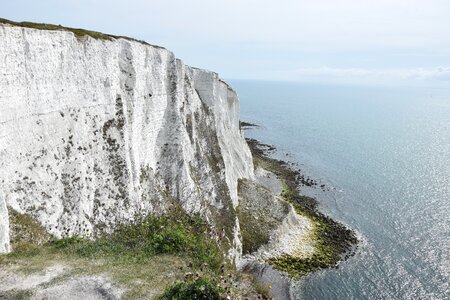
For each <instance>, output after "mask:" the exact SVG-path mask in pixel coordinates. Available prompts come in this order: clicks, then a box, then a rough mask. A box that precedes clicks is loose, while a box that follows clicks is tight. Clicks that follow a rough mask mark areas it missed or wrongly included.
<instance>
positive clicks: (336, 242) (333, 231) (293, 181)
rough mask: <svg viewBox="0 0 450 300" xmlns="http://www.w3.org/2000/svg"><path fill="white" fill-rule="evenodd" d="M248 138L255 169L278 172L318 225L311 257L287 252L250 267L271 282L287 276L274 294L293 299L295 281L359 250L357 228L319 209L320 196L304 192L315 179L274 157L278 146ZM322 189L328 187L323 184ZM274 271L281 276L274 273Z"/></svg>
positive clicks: (288, 194)
mask: <svg viewBox="0 0 450 300" xmlns="http://www.w3.org/2000/svg"><path fill="white" fill-rule="evenodd" d="M257 127H259V126H258V125H256V124H252V123H248V122H241V129H242V130H248V129H252V128H257ZM246 141H247V144H248V145H249V147H250V150H251V152H252V156H253V160H254V164H255V168H257V167H261V168H263V169H265V170H267V171H269V172H272V173H273V174H275V175H276V178H277V179H278V180H279V181H280V182H281V184H282V191H281V194H280V197H281V198H282V199H284V200H285V201H287V202H288V203H290V204H291V205H292V206H293V207H294V209H295V211H296V213H297V214H298V215H300V216H303V217H306V218H308V219H309V220H310V221H311V222H312V223H313V224H314V229H313V235H312V237H313V239H314V243H315V248H316V251H315V253H314V254H312V255H311V256H309V257H296V256H292V255H287V254H283V255H280V256H278V257H272V258H269V259H266V260H265V262H264V263H263V264H259V265H258V264H257V263H256V264H253V265H252V266H250V267H249V269H251V270H252V271H253V273H254V274H255V275H256V276H257V278H258V279H259V280H261V281H262V282H263V283H266V282H267V281H268V280H267V277H268V278H274V277H275V278H278V277H279V278H286V279H287V281H288V282H289V283H287V282H286V280H280V283H279V286H278V287H273V289H272V295H273V296H275V298H276V299H278V298H280V299H291V298H292V293H291V291H290V289H291V285H292V282H293V281H297V280H300V279H301V278H302V277H304V276H306V275H308V274H309V273H312V272H315V271H318V270H321V269H327V268H337V267H338V264H339V262H341V261H344V260H347V259H348V258H350V257H351V256H353V255H354V254H355V253H356V250H357V248H358V239H357V237H356V233H355V231H353V230H351V229H349V228H348V227H346V226H345V225H344V224H342V223H340V222H338V221H335V220H333V219H332V218H330V217H328V216H327V215H325V214H324V213H322V212H321V211H320V210H319V209H318V204H319V201H318V200H317V199H316V198H313V197H309V196H305V195H303V194H302V193H301V190H302V187H304V186H307V187H315V186H317V185H318V184H317V182H316V181H315V180H314V179H311V178H309V177H307V176H305V174H302V172H301V170H299V169H296V168H294V166H293V165H292V164H290V163H289V162H287V161H284V160H281V159H276V158H274V156H273V154H274V152H275V151H276V147H275V146H273V145H268V144H264V143H263V142H261V141H258V140H256V139H253V138H246ZM320 188H324V187H323V186H322V185H321V186H320ZM266 270H269V271H268V274H269V275H267V273H265V272H266ZM274 271H275V272H278V273H279V275H280V276H277V275H274ZM283 289H284V290H283ZM277 296H278V297H277Z"/></svg>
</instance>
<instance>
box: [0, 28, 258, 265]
mask: <svg viewBox="0 0 450 300" xmlns="http://www.w3.org/2000/svg"><path fill="white" fill-rule="evenodd" d="M0 170H1V172H0V252H8V251H9V248H10V247H9V233H8V230H9V224H8V210H7V207H9V208H10V209H14V210H16V211H18V212H19V213H26V214H29V215H31V216H33V217H34V218H35V219H36V220H37V221H38V222H39V223H41V224H42V225H43V226H44V227H45V228H46V229H47V230H48V231H49V232H50V233H51V234H53V235H55V236H56V237H64V236H70V235H74V234H83V235H88V236H92V235H94V236H95V234H96V233H98V232H101V231H104V230H106V231H108V230H112V229H113V228H114V226H115V225H116V224H118V223H121V222H128V221H132V220H134V219H135V218H137V217H139V216H143V215H147V214H161V213H164V212H165V211H166V210H167V209H168V207H169V206H170V205H171V204H173V203H178V204H180V205H181V206H182V207H183V208H184V209H185V210H186V211H188V212H201V213H202V214H203V215H204V216H205V217H206V218H208V220H209V221H210V222H211V224H213V225H214V226H215V227H216V228H218V229H219V230H220V228H223V229H224V230H225V232H226V235H227V237H228V239H229V241H230V246H231V247H230V249H231V250H230V256H231V257H234V258H236V257H238V256H239V253H240V242H239V225H238V222H237V217H236V213H235V208H236V206H237V205H238V195H237V184H238V179H239V178H247V179H253V178H254V173H253V163H252V157H251V153H250V150H249V148H248V146H247V144H246V142H245V140H244V138H243V137H242V135H241V132H240V130H239V102H238V99H237V95H236V93H235V92H234V91H233V90H232V89H231V88H230V87H229V86H228V85H227V84H226V83H225V82H223V81H221V80H220V79H219V78H218V75H217V74H216V73H213V72H209V71H205V70H200V69H196V68H192V67H189V66H187V65H185V64H184V63H183V62H182V61H181V60H179V59H177V58H175V56H174V55H173V53H171V52H170V51H168V50H166V49H164V48H161V47H157V46H151V45H148V44H145V43H141V42H138V41H132V40H128V39H124V38H113V39H96V38H92V37H90V36H82V37H80V36H76V35H75V34H74V33H72V32H69V31H63V30H38V29H33V28H24V27H18V26H11V25H8V24H0Z"/></svg>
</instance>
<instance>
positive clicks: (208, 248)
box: [48, 210, 224, 270]
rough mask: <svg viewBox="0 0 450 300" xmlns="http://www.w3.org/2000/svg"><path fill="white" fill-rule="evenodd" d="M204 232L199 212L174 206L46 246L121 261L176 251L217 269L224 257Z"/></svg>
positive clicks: (138, 259) (205, 230) (74, 253)
mask: <svg viewBox="0 0 450 300" xmlns="http://www.w3.org/2000/svg"><path fill="white" fill-rule="evenodd" d="M207 232H208V224H207V223H206V222H205V221H204V220H203V219H202V218H201V217H200V216H198V215H194V216H189V215H187V214H186V213H184V212H182V211H181V210H177V211H174V212H171V213H169V214H167V215H163V216H159V217H155V216H148V217H146V218H144V219H142V220H140V221H138V222H136V223H134V224H127V225H120V226H118V228H117V229H116V230H115V231H114V232H113V233H111V234H107V235H103V236H100V237H98V238H97V239H95V240H90V239H86V238H82V237H79V236H72V237H68V238H63V239H60V240H54V241H53V242H51V243H49V245H48V247H51V248H54V249H56V250H58V251H62V252H64V253H66V254H70V255H77V256H79V257H86V258H105V257H107V258H110V259H115V260H124V261H142V260H146V259H148V258H149V257H152V256H156V255H162V254H164V255H179V256H184V257H187V258H189V259H191V260H192V262H193V264H194V265H196V266H201V265H204V264H207V265H208V267H209V268H210V269H211V270H219V268H220V266H221V264H222V263H223V261H224V257H223V254H222V251H221V249H220V248H219V246H218V245H217V244H216V243H215V242H214V241H213V240H212V239H210V238H209V237H208V236H207Z"/></svg>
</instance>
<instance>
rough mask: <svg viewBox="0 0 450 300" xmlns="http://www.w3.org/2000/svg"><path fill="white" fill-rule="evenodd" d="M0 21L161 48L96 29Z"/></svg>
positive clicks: (7, 22) (1, 19)
mask: <svg viewBox="0 0 450 300" xmlns="http://www.w3.org/2000/svg"><path fill="white" fill-rule="evenodd" d="M0 23H3V24H9V25H13V26H18V27H25V28H34V29H40V30H59V31H69V32H72V33H74V34H75V36H76V37H78V38H81V37H84V36H90V37H92V38H94V39H98V40H113V39H120V38H122V39H126V40H129V41H135V42H138V43H141V44H145V45H149V46H152V47H156V48H162V49H164V48H163V47H161V46H157V45H151V44H149V43H147V42H145V41H141V40H136V39H133V38H130V37H126V36H117V35H111V34H105V33H101V32H97V31H91V30H86V29H81V28H70V27H63V26H61V25H54V24H46V23H33V22H15V21H11V20H7V19H3V18H0Z"/></svg>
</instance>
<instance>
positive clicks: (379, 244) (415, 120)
mask: <svg viewBox="0 0 450 300" xmlns="http://www.w3.org/2000/svg"><path fill="white" fill-rule="evenodd" d="M231 84H232V86H233V87H234V88H235V89H236V91H237V92H238V94H239V96H240V99H241V119H242V120H246V121H251V122H255V123H257V124H260V125H262V126H263V127H262V128H259V129H253V130H250V131H248V132H247V133H246V134H247V136H251V137H255V138H257V139H259V140H261V141H263V142H266V143H270V144H274V145H276V146H277V147H278V149H279V151H278V155H280V156H283V157H285V158H286V159H287V160H290V161H294V162H298V163H299V164H300V168H301V169H302V170H303V171H304V173H305V174H306V175H310V176H311V177H313V178H315V179H318V180H319V182H320V183H319V185H320V184H325V185H326V186H327V187H328V189H329V191H325V192H323V191H321V190H320V189H317V188H316V189H309V190H305V193H307V194H310V195H314V196H316V197H317V198H318V199H319V202H320V203H321V209H322V211H324V212H326V213H327V214H329V215H330V216H332V217H334V218H335V219H337V220H340V221H341V222H343V223H345V224H347V225H348V226H350V227H351V228H353V229H355V230H356V231H357V232H358V234H359V235H360V238H361V240H362V241H361V244H360V250H359V252H358V254H357V255H356V256H354V257H353V258H351V259H350V260H348V261H346V262H344V263H342V264H341V265H340V266H339V268H338V269H337V270H335V269H333V270H324V271H320V272H318V273H315V274H312V275H310V276H308V277H307V278H305V279H304V280H302V281H301V282H300V283H298V285H297V287H296V295H297V296H298V298H299V299H450V87H449V88H448V89H438V88H424V87H421V88H419V87H409V88H406V87H395V88H394V87H361V86H359V87H354V86H328V85H308V84H298V83H279V82H252V81H233V80H231ZM286 155H287V156H286Z"/></svg>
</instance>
